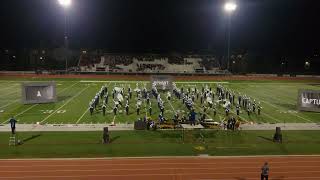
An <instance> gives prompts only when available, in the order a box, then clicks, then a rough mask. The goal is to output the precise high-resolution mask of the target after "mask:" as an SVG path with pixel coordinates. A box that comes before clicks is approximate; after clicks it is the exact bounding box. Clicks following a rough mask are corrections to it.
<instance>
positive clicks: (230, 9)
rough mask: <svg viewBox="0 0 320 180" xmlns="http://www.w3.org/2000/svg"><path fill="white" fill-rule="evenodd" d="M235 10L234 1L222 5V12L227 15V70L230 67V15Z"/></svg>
mask: <svg viewBox="0 0 320 180" xmlns="http://www.w3.org/2000/svg"><path fill="white" fill-rule="evenodd" d="M236 9H237V4H236V3H235V2H234V1H229V2H226V3H225V4H224V10H225V12H227V14H228V54H227V57H228V58H227V60H228V62H227V63H228V64H227V69H228V70H229V68H230V67H229V66H230V35H231V33H230V29H231V16H232V13H233V12H234V11H235V10H236Z"/></svg>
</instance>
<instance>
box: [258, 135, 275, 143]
mask: <svg viewBox="0 0 320 180" xmlns="http://www.w3.org/2000/svg"><path fill="white" fill-rule="evenodd" d="M258 137H259V138H261V139H264V140H267V141H271V142H273V139H271V138H267V137H263V136H258Z"/></svg>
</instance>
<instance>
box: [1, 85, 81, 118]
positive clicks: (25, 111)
mask: <svg viewBox="0 0 320 180" xmlns="http://www.w3.org/2000/svg"><path fill="white" fill-rule="evenodd" d="M76 84H78V82H76V83H74V84H72V85H70V86H68V87H66V88H64V89H62V91H60V92H59V93H58V94H60V93H62V92H64V91H66V90H67V89H69V88H71V87H73V86H74V85H76ZM16 101H19V99H17V100H16ZM16 101H13V102H11V103H9V104H7V105H6V106H9V105H10V104H13V103H15V102H16ZM37 105H39V104H34V105H32V106H30V107H29V108H28V109H26V110H24V111H22V112H20V113H18V114H16V115H14V117H18V116H20V115H22V114H24V113H25V112H27V111H29V110H30V109H32V108H34V107H35V106H37ZM6 106H5V107H6ZM1 108H2V107H1ZM8 121H9V120H6V121H4V122H2V123H1V124H5V123H7V122H8Z"/></svg>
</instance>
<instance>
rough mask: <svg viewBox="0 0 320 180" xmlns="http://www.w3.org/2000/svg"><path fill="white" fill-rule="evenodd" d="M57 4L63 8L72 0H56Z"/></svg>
mask: <svg viewBox="0 0 320 180" xmlns="http://www.w3.org/2000/svg"><path fill="white" fill-rule="evenodd" d="M58 2H59V4H60V5H61V6H63V7H65V8H67V7H69V6H70V5H71V4H72V0H58Z"/></svg>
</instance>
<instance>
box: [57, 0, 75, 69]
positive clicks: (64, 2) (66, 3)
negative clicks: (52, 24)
mask: <svg viewBox="0 0 320 180" xmlns="http://www.w3.org/2000/svg"><path fill="white" fill-rule="evenodd" d="M58 2H59V4H60V5H61V6H62V7H63V8H64V48H65V60H66V73H67V72H68V55H67V53H68V48H69V47H68V46H69V43H68V14H67V9H68V8H69V7H70V6H71V4H72V0H58Z"/></svg>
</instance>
